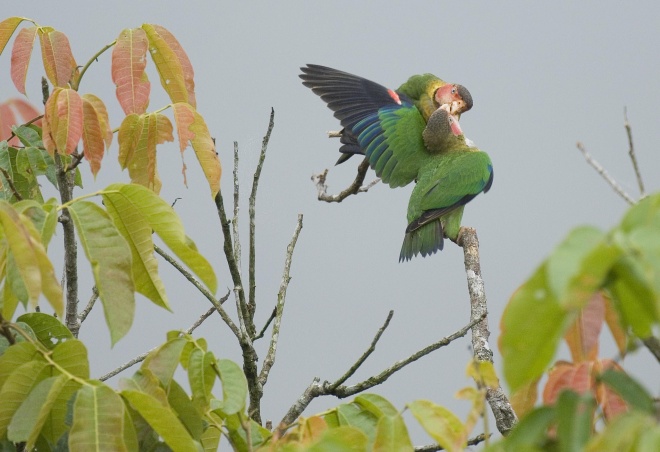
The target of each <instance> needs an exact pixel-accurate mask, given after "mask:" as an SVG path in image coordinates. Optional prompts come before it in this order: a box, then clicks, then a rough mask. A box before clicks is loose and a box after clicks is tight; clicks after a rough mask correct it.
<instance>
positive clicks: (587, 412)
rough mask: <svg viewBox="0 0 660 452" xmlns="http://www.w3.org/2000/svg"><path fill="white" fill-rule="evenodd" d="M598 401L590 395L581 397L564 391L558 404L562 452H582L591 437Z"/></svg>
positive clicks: (558, 432)
mask: <svg viewBox="0 0 660 452" xmlns="http://www.w3.org/2000/svg"><path fill="white" fill-rule="evenodd" d="M595 408H596V401H595V400H594V398H593V396H591V395H590V394H585V395H583V396H580V395H578V394H576V393H575V392H573V391H563V392H562V393H561V394H560V395H559V399H558V400H557V404H556V413H557V419H558V425H557V437H558V439H559V448H560V450H562V451H566V452H570V451H576V452H580V451H582V450H584V446H585V444H586V443H587V441H589V438H590V437H591V431H592V428H593V414H594V410H595Z"/></svg>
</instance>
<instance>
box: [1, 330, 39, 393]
mask: <svg viewBox="0 0 660 452" xmlns="http://www.w3.org/2000/svg"><path fill="white" fill-rule="evenodd" d="M33 359H37V360H42V361H43V359H42V358H41V355H39V353H38V352H37V347H35V346H34V344H32V343H30V342H19V343H17V344H15V345H12V346H11V347H9V348H8V349H7V351H5V353H3V354H2V355H0V390H1V389H2V387H3V386H4V384H5V382H6V381H7V378H9V376H10V375H11V374H13V373H14V371H15V370H16V369H18V368H19V367H20V366H22V365H23V364H25V363H28V362H30V361H32V360H33Z"/></svg>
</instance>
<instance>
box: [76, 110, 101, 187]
mask: <svg viewBox="0 0 660 452" xmlns="http://www.w3.org/2000/svg"><path fill="white" fill-rule="evenodd" d="M82 102H83V134H82V140H83V152H84V154H85V159H86V160H87V161H88V162H89V167H90V169H91V170H92V174H93V175H94V178H96V174H97V173H98V172H99V170H100V169H101V159H103V152H104V150H105V148H104V143H103V136H102V134H101V123H100V121H99V117H98V115H97V113H96V109H95V108H94V106H93V105H92V104H91V102H89V101H88V100H87V99H84V98H83V100H82Z"/></svg>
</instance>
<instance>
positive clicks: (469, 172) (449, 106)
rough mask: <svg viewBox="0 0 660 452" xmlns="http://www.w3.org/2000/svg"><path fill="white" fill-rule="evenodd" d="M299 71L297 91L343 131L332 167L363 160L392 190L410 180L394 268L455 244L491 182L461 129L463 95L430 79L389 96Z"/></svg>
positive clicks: (348, 78) (309, 69) (372, 87)
mask: <svg viewBox="0 0 660 452" xmlns="http://www.w3.org/2000/svg"><path fill="white" fill-rule="evenodd" d="M301 70H302V72H303V73H302V74H301V75H300V77H301V78H302V79H303V84H304V85H305V86H307V87H308V88H310V89H312V91H313V92H314V93H315V94H317V95H319V96H320V97H321V99H322V100H323V101H325V102H326V103H327V104H328V107H329V108H330V109H331V110H333V111H334V112H335V114H334V115H335V117H336V118H337V119H339V121H340V123H341V125H342V126H343V127H344V129H343V130H342V132H341V135H340V136H341V142H342V144H343V146H342V147H341V148H340V152H342V157H340V159H339V161H338V163H342V162H343V161H345V160H347V159H348V158H349V157H350V156H352V155H353V154H364V155H365V156H366V158H367V160H368V161H369V164H370V166H371V168H373V169H374V171H375V172H376V175H378V176H379V177H380V178H381V179H382V180H383V182H385V183H387V184H389V185H390V186H391V187H393V188H394V187H400V186H404V185H407V184H409V183H410V182H412V181H413V180H414V181H416V185H415V188H414V189H413V192H412V195H411V197H410V201H409V204H408V227H407V228H406V234H405V237H404V241H403V245H402V247H401V253H400V255H399V261H404V260H409V259H411V258H412V257H413V256H416V255H417V254H421V255H422V256H428V255H430V254H433V253H435V252H436V251H438V250H442V248H443V245H444V238H445V237H447V238H449V239H451V240H454V241H456V240H457V238H458V235H459V232H460V226H461V219H462V216H463V209H464V206H465V204H467V203H468V202H469V201H471V200H472V199H473V198H474V197H475V196H477V195H478V194H479V193H481V192H486V191H488V189H489V188H490V186H491V184H492V182H493V167H492V163H491V161H490V158H489V157H488V155H487V154H486V153H485V152H482V151H480V150H479V149H477V148H476V147H474V146H472V144H471V142H469V141H468V140H466V138H465V136H464V135H463V131H462V129H461V127H460V124H459V117H460V114H461V113H463V112H465V111H467V110H469V109H470V108H471V107H472V97H471V96H470V93H469V91H468V90H467V89H466V88H465V87H463V86H461V85H457V84H448V83H445V82H444V81H442V80H440V79H439V78H438V77H436V76H434V75H431V74H424V75H415V76H412V77H411V78H410V79H408V81H407V82H406V83H404V84H403V85H401V87H399V89H397V90H396V91H393V90H391V89H387V88H385V87H384V86H382V85H379V84H377V83H374V82H372V81H369V80H366V79H364V78H362V77H358V76H355V75H352V74H348V73H346V72H342V71H338V70H336V69H331V68H327V67H324V66H318V65H307V66H306V67H303V68H301ZM345 156H348V157H345Z"/></svg>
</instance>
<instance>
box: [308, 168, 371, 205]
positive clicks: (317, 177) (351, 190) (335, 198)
mask: <svg viewBox="0 0 660 452" xmlns="http://www.w3.org/2000/svg"><path fill="white" fill-rule="evenodd" d="M368 169H369V160H367V159H366V158H365V159H364V160H362V163H360V166H358V171H357V174H356V176H355V179H354V180H353V182H352V183H351V185H349V186H348V187H347V188H346V189H345V190H343V191H341V192H340V193H339V194H338V195H329V194H328V193H327V191H328V186H327V185H326V183H325V181H326V178H327V176H328V170H327V169H326V170H325V171H323V172H322V173H321V174H314V175H312V181H313V182H314V184H315V185H316V191H317V192H318V199H319V201H325V202H342V201H343V200H344V199H346V198H348V197H349V196H351V195H357V194H358V193H365V192H367V191H368V190H369V189H370V188H371V187H373V186H374V185H376V184H377V183H378V182H379V181H380V179H374V180H373V181H371V182H370V183H369V184H367V185H365V186H362V184H363V183H364V178H365V176H366V174H367V170H368Z"/></svg>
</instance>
